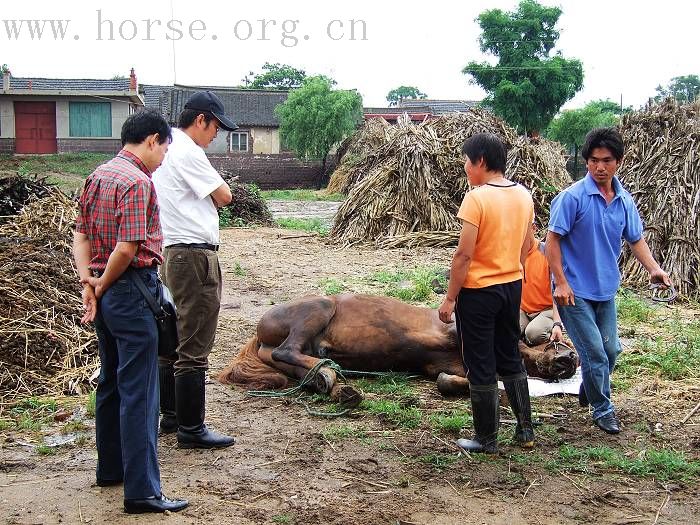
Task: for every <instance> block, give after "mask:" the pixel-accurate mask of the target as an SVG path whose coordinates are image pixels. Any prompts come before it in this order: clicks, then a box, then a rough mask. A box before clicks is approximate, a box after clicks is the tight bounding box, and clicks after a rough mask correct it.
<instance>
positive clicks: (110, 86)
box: [10, 77, 129, 91]
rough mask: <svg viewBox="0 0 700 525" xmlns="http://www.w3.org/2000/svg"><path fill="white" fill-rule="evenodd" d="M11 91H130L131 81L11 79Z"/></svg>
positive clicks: (121, 79) (122, 79) (123, 79)
mask: <svg viewBox="0 0 700 525" xmlns="http://www.w3.org/2000/svg"><path fill="white" fill-rule="evenodd" d="M10 89H34V90H37V91H42V90H57V91H58V90H61V91H129V79H128V78H120V79H116V80H106V79H94V78H28V77H10Z"/></svg>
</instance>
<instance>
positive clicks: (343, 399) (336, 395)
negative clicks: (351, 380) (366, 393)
mask: <svg viewBox="0 0 700 525" xmlns="http://www.w3.org/2000/svg"><path fill="white" fill-rule="evenodd" d="M331 399H332V400H333V401H335V402H336V403H338V404H339V405H340V406H341V407H343V408H356V407H358V406H359V405H360V403H361V402H362V394H361V393H360V392H359V391H357V390H355V389H354V388H353V387H351V386H350V385H336V386H335V387H334V388H333V391H332V392H331Z"/></svg>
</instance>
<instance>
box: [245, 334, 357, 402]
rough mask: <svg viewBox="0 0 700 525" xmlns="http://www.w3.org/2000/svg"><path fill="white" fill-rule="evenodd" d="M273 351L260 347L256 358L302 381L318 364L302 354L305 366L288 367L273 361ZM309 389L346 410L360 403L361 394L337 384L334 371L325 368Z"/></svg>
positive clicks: (267, 347)
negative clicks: (325, 396)
mask: <svg viewBox="0 0 700 525" xmlns="http://www.w3.org/2000/svg"><path fill="white" fill-rule="evenodd" d="M273 351H274V349H273V348H272V347H270V346H265V345H261V346H260V349H258V356H259V357H260V359H261V361H263V362H264V363H266V364H268V365H270V366H272V367H275V368H277V369H278V370H281V371H282V372H284V373H285V374H286V375H288V376H290V377H294V378H296V379H304V377H306V374H308V372H309V370H311V369H312V368H313V367H314V366H316V364H318V362H319V359H316V358H314V357H311V356H303V354H302V356H303V357H306V358H308V360H307V359H304V360H303V361H304V362H306V363H307V366H304V365H301V366H295V365H290V364H287V363H284V362H282V361H277V360H276V359H274V358H273V357H272V353H273ZM312 363H313V364H312ZM311 387H312V388H313V389H314V390H315V391H316V392H318V393H319V394H326V395H329V396H330V398H331V399H332V400H333V401H335V402H336V403H339V404H340V405H342V406H343V407H346V408H355V407H356V406H358V405H359V404H360V402H361V401H362V394H361V393H360V392H358V391H357V390H356V389H354V388H353V387H351V386H350V385H346V384H342V383H338V381H337V377H336V373H335V371H334V370H332V369H330V368H328V367H325V366H322V367H321V368H320V369H319V370H318V374H317V375H316V377H315V379H314V381H313V383H311Z"/></svg>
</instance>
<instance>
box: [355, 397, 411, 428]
mask: <svg viewBox="0 0 700 525" xmlns="http://www.w3.org/2000/svg"><path fill="white" fill-rule="evenodd" d="M360 409H362V410H364V411H366V412H368V413H370V414H374V415H376V416H378V417H379V418H380V419H383V420H386V421H388V422H390V423H392V424H393V425H396V426H397V427H402V428H417V427H418V426H419V425H420V423H421V419H422V414H421V411H420V410H419V409H418V407H416V406H404V405H403V404H401V403H400V402H399V401H393V400H376V399H365V400H363V401H362V403H360Z"/></svg>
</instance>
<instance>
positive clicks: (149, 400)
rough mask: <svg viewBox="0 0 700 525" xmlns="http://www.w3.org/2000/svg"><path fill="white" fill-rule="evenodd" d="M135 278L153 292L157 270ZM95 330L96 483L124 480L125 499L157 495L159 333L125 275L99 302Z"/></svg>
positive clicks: (149, 270) (139, 296) (137, 293)
mask: <svg viewBox="0 0 700 525" xmlns="http://www.w3.org/2000/svg"><path fill="white" fill-rule="evenodd" d="M134 276H135V277H136V278H141V279H143V281H144V282H145V283H146V287H147V288H148V289H149V290H150V291H151V292H153V293H155V290H156V279H157V273H156V270H155V269H139V270H136V272H135V274H134ZM95 327H96V329H97V338H98V346H99V352H100V379H99V383H98V385H97V398H96V404H95V434H96V442H97V478H98V479H102V480H118V479H123V480H124V498H125V499H140V498H147V497H150V496H159V495H160V494H161V489H160V469H159V467H158V446H157V443H158V408H159V399H158V332H157V329H156V322H155V319H154V317H153V312H151V310H150V309H149V308H148V305H147V304H146V301H145V299H144V298H143V295H142V294H141V292H140V291H139V290H138V288H136V286H135V285H134V283H133V282H131V280H130V278H129V277H128V276H126V275H122V276H121V277H120V278H119V279H117V280H116V281H115V282H114V283H113V284H112V286H110V287H109V289H108V290H107V291H106V292H105V294H104V295H103V296H102V298H101V299H100V301H99V304H98V314H97V317H96V319H95Z"/></svg>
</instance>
